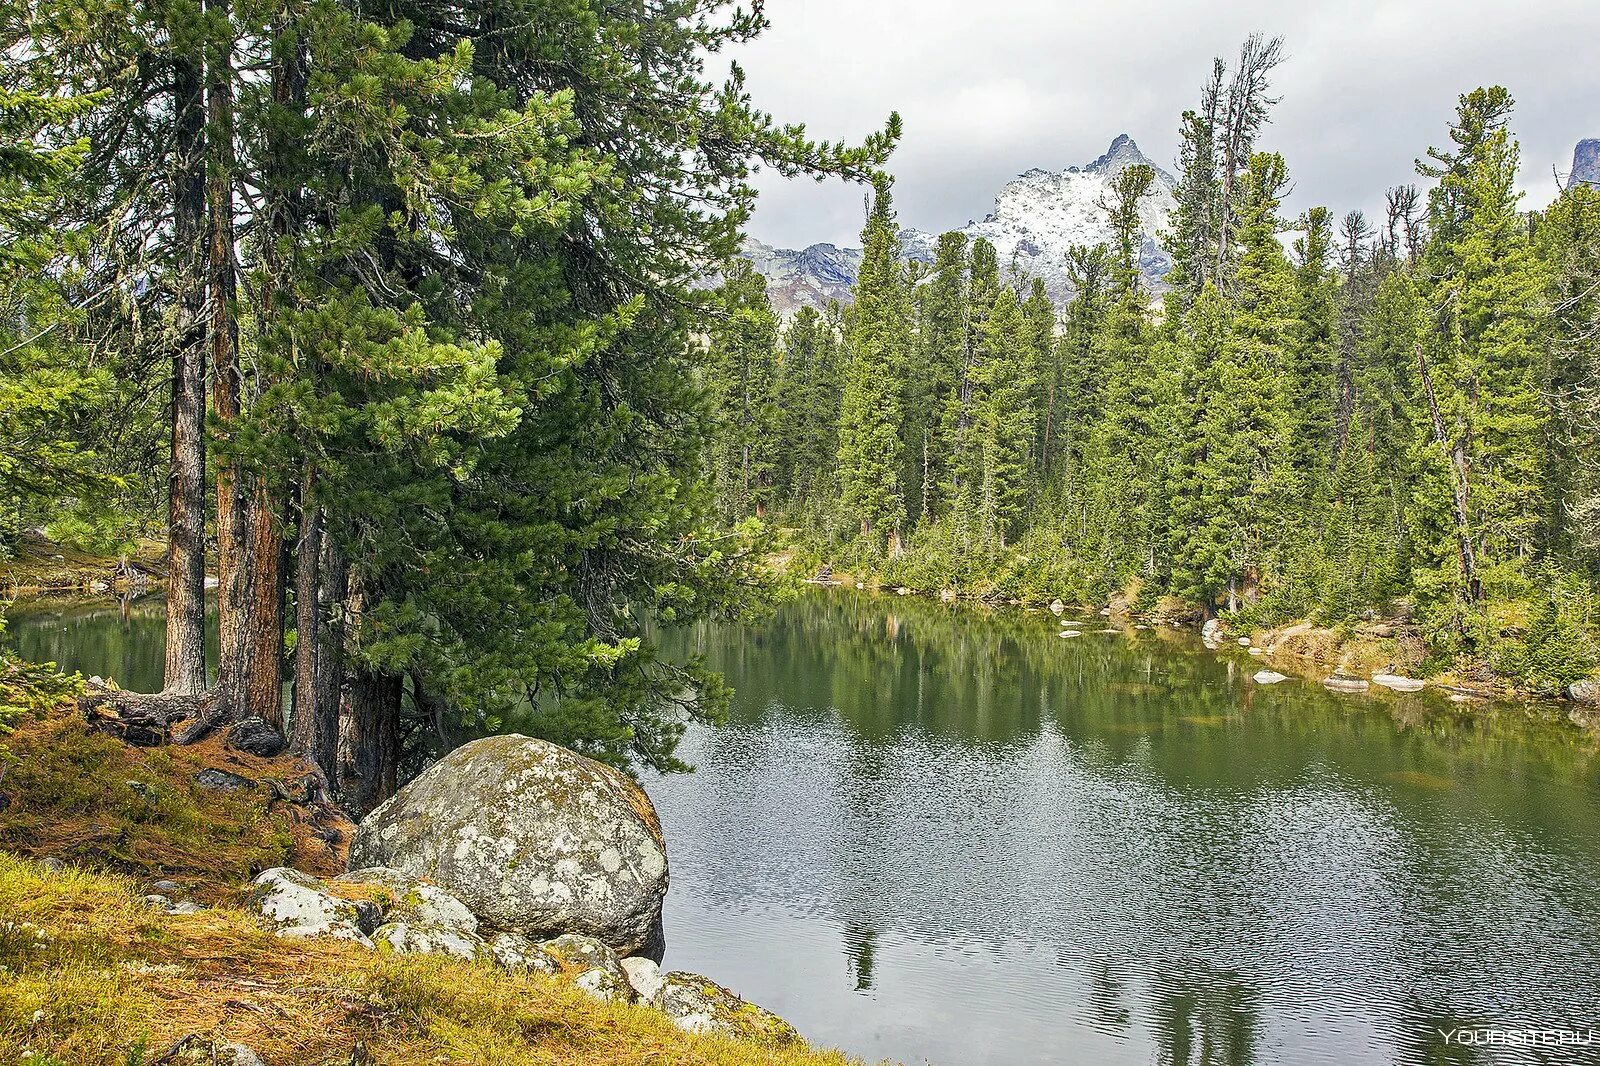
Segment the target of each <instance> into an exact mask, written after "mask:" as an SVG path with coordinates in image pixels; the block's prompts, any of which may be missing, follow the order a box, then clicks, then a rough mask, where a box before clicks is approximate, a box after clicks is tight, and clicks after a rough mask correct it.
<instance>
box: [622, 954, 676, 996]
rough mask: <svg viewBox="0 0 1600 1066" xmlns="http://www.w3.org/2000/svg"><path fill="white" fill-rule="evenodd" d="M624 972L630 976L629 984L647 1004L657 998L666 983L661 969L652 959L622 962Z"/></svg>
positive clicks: (635, 959)
mask: <svg viewBox="0 0 1600 1066" xmlns="http://www.w3.org/2000/svg"><path fill="white" fill-rule="evenodd" d="M622 969H623V972H624V973H626V974H627V975H628V983H629V984H630V985H632V986H633V990H634V991H635V992H637V993H638V994H639V998H640V999H642V1000H644V1001H645V1002H647V1003H648V1002H649V1001H650V1000H652V999H654V998H655V995H656V993H657V992H660V991H661V986H662V985H664V984H666V982H665V981H664V980H663V979H662V977H661V967H660V965H658V964H657V963H655V962H652V961H651V960H650V959H645V958H631V959H623V960H622Z"/></svg>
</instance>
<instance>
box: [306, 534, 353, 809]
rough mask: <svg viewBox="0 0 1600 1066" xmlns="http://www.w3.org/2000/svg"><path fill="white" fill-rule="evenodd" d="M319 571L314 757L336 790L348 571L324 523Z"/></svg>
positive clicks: (348, 588)
mask: <svg viewBox="0 0 1600 1066" xmlns="http://www.w3.org/2000/svg"><path fill="white" fill-rule="evenodd" d="M321 569H322V581H321V585H320V587H319V588H318V590H317V616H318V617H319V618H321V619H323V620H324V625H325V626H326V632H324V634H323V638H322V641H321V642H320V646H319V647H318V649H317V670H316V678H315V681H314V688H315V695H314V697H313V702H314V705H315V707H316V723H317V725H316V748H315V758H316V762H317V765H318V766H321V767H322V772H323V774H324V775H325V776H326V777H327V779H328V787H329V789H331V790H335V791H336V790H337V789H338V787H339V715H340V713H341V711H342V710H343V691H344V639H345V617H344V615H345V612H344V605H345V602H346V598H347V597H348V595H349V592H350V570H349V567H348V566H346V565H345V561H344V555H343V554H342V553H341V552H340V551H339V548H338V545H336V544H334V542H333V537H332V536H330V535H329V533H328V530H327V528H326V524H324V528H323V530H322V566H321Z"/></svg>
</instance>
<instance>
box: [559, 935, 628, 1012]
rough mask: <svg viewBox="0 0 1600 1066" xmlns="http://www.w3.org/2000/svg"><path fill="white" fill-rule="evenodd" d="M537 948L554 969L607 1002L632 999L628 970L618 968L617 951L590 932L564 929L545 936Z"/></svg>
mask: <svg viewBox="0 0 1600 1066" xmlns="http://www.w3.org/2000/svg"><path fill="white" fill-rule="evenodd" d="M539 949H540V950H541V951H543V952H544V953H545V954H546V955H548V956H549V957H550V958H551V959H553V960H554V961H555V963H556V967H557V972H558V973H564V974H566V975H568V976H569V977H571V978H572V983H573V984H575V985H577V986H578V987H579V988H581V989H583V990H584V991H585V992H587V993H589V995H591V996H593V997H594V998H595V999H598V1000H602V1001H604V1002H608V1003H629V1002H632V1001H633V999H634V991H633V985H632V984H631V983H630V982H629V980H628V971H627V970H625V969H623V968H622V960H621V959H619V958H617V953H616V952H614V951H612V950H611V949H610V948H609V947H607V946H606V945H605V944H603V943H602V942H600V941H599V940H597V939H596V938H594V937H592V936H583V935H581V934H578V933H567V934H565V935H563V936H558V937H556V938H555V939H554V940H546V941H544V942H543V943H542V944H540V945H539Z"/></svg>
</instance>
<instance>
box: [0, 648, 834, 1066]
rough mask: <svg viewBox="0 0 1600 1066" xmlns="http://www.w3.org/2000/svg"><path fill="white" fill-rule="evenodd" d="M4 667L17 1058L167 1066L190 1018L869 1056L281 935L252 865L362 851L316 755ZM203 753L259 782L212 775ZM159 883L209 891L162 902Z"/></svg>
mask: <svg viewBox="0 0 1600 1066" xmlns="http://www.w3.org/2000/svg"><path fill="white" fill-rule="evenodd" d="M0 670H3V671H4V672H3V673H0V700H3V701H4V702H5V703H6V704H7V705H8V706H11V707H13V708H16V709H17V715H20V717H17V716H16V715H14V716H13V717H14V718H16V720H15V722H14V725H15V729H14V731H13V732H11V733H9V734H8V735H6V736H4V737H3V738H0V745H3V747H4V751H3V752H0V760H3V762H0V765H3V766H4V767H5V770H4V777H3V778H0V804H3V809H0V968H3V969H0V1062H5V1063H28V1064H31V1066H80V1064H81V1066H104V1064H108V1063H116V1064H126V1066H150V1064H153V1063H155V1062H160V1061H163V1059H162V1057H163V1055H165V1053H166V1052H167V1051H168V1050H169V1049H171V1048H172V1047H173V1046H174V1045H175V1044H176V1043H177V1042H178V1041H180V1040H181V1039H182V1038H184V1037H186V1036H188V1035H189V1034H202V1035H203V1036H205V1037H206V1038H207V1039H208V1040H209V1039H216V1040H219V1041H221V1040H225V1041H233V1042H237V1043H240V1044H244V1045H246V1046H248V1047H250V1048H252V1049H254V1050H255V1051H256V1052H257V1053H258V1054H259V1055H261V1057H262V1059H263V1060H264V1061H265V1062H266V1063H267V1064H268V1066H300V1064H305V1066H327V1064H338V1066H346V1064H350V1063H361V1064H371V1066H375V1064H379V1063H382V1064H385V1066H422V1064H424V1063H427V1064H438V1063H481V1064H490V1063H494V1064H505V1066H522V1064H528V1066H532V1064H539V1066H564V1064H571V1066H580V1064H582V1066H634V1064H639V1066H644V1064H646V1063H649V1064H662V1063H701V1064H706V1066H744V1064H748V1063H771V1064H775V1066H791V1064H792V1066H800V1064H806V1066H845V1064H847V1063H849V1062H850V1061H852V1060H849V1059H847V1058H845V1057H844V1056H842V1055H840V1054H837V1053H832V1052H815V1051H811V1050H808V1049H806V1048H804V1047H799V1048H794V1047H791V1048H783V1049H774V1048H767V1047H761V1046H757V1045H754V1044H749V1043H743V1042H739V1041H735V1040H730V1039H726V1038H722V1037H716V1036H710V1035H697V1034H691V1033H687V1032H684V1031H682V1030H680V1029H678V1028H677V1027H676V1026H675V1025H674V1024H673V1023H672V1022H671V1021H670V1020H669V1019H668V1018H667V1017H666V1015H664V1014H662V1013H660V1012H658V1011H655V1010H651V1009H649V1008H646V1007H640V1006H634V1005H623V1004H603V1003H598V1002H596V1001H594V1000H592V999H590V998H589V997H588V996H587V995H586V994H584V993H583V992H581V991H580V990H578V989H577V988H575V987H574V986H572V985H571V984H570V983H568V982H567V981H566V980H565V979H563V978H560V977H553V976H545V975H541V974H510V973H507V972H506V971H504V970H501V969H499V968H498V967H495V966H493V965H491V964H484V963H466V962H460V961H456V960H448V959H441V958H438V957H433V956H419V955H399V954H395V953H393V952H391V951H388V950H386V949H381V950H378V951H372V950H369V949H366V948H363V947H359V946H356V945H352V944H348V943H345V942H339V941H303V940H286V939H281V938H279V937H276V936H274V935H272V934H270V933H268V932H266V931H265V930H263V929H262V928H261V926H260V925H259V924H257V922H256V921H255V919H254V918H253V917H252V916H251V915H250V914H248V913H246V912H245V911H244V910H242V909H240V908H239V907H238V904H239V902H240V901H241V899H242V896H243V887H244V885H245V884H246V883H247V881H248V879H249V878H250V877H251V876H252V875H253V874H254V873H255V872H257V871H259V870H260V869H262V868H265V867H270V866H278V865H293V866H297V867H299V868H300V869H304V870H307V871H310V872H316V873H331V872H334V871H336V870H339V869H342V868H343V864H344V846H345V837H346V836H347V830H348V823H343V824H342V825H341V824H339V819H338V818H337V817H334V816H331V815H329V814H328V813H327V812H325V811H319V810H317V809H316V808H314V807H311V806H309V805H307V804H305V803H303V802H296V800H295V799H294V793H295V788H294V785H295V782H296V780H297V778H298V776H299V775H300V773H301V772H302V770H303V767H301V766H300V765H299V764H298V763H296V762H295V761H294V760H292V759H288V758H283V757H280V758H277V759H255V758H253V757H251V756H247V755H242V754H240V753H236V752H230V751H227V750H226V749H224V748H222V747H221V746H208V745H196V746H194V747H188V748H156V749H141V748H130V747H126V746H124V745H123V744H122V743H121V742H120V741H117V740H115V739H113V738H111V737H108V736H104V735H99V734H94V733H90V732H89V731H88V730H87V728H86V725H85V723H84V721H83V719H82V718H81V717H80V716H79V714H78V713H77V710H76V702H75V698H74V697H73V695H72V694H71V690H70V689H71V687H70V686H68V685H63V684H60V683H55V684H53V685H49V684H43V683H41V680H40V679H41V678H44V677H46V676H47V675H42V674H35V673H33V672H31V671H30V672H28V673H24V672H23V671H22V670H21V668H19V667H18V666H17V665H16V664H11V665H9V666H5V667H0ZM205 767H212V768H218V769H224V770H227V771H228V772H229V773H235V774H238V775H240V776H242V777H246V778H249V779H250V780H251V781H254V782H256V785H255V787H253V788H249V789H243V790H240V791H238V792H231V793H230V792H212V791H207V790H205V789H203V788H200V787H199V786H198V784H197V783H196V781H195V774H196V773H197V772H198V771H199V770H200V769H202V768H205ZM62 862H64V863H65V865H60V863H62ZM156 880H171V881H176V882H178V884H179V885H180V886H181V889H178V890H174V889H171V888H168V889H167V891H168V892H169V893H173V894H180V895H182V896H184V897H186V898H188V899H192V900H195V901H198V902H202V903H205V904H207V905H208V906H207V907H206V909H203V910H199V911H197V912H195V913H192V914H170V913H166V912H165V911H162V910H159V909H155V908H152V907H150V906H148V905H147V904H146V903H145V901H144V896H145V895H146V894H147V893H149V892H150V891H151V890H152V882H154V881H156ZM206 1061H209V1059H207V1060H206Z"/></svg>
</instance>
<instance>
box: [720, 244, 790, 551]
mask: <svg viewBox="0 0 1600 1066" xmlns="http://www.w3.org/2000/svg"><path fill="white" fill-rule="evenodd" d="M712 313H713V315H714V319H713V321H714V325H713V326H712V329H711V343H710V345H709V350H708V351H707V354H706V365H705V370H704V376H705V379H706V388H707V392H708V394H709V396H708V398H709V401H710V403H711V406H712V410H713V412H714V414H713V418H714V420H715V421H714V428H713V430H712V431H711V456H710V464H711V470H710V475H711V483H712V486H713V488H714V490H715V492H716V494H717V503H718V507H719V509H720V510H721V512H722V518H723V520H724V521H726V522H728V523H729V524H730V525H731V524H733V523H735V522H737V521H739V520H740V519H742V518H746V517H749V516H752V515H754V516H758V517H759V516H762V515H764V514H765V513H766V510H767V508H768V507H769V506H770V505H771V503H772V501H773V481H774V477H775V475H776V472H777V468H778V462H779V454H780V453H779V447H780V441H779V439H778V362H777V344H778V319H777V316H776V315H774V314H773V313H772V306H771V304H770V303H769V302H768V300H767V279H766V278H764V277H762V276H761V275H760V274H758V273H756V271H755V268H754V267H752V266H751V265H750V261H749V260H747V259H735V260H734V261H733V263H732V264H731V265H730V266H729V269H728V274H727V277H726V278H725V279H724V280H723V283H722V287H721V289H720V290H719V292H718V301H717V306H716V307H715V308H714V309H713V312H712Z"/></svg>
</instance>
